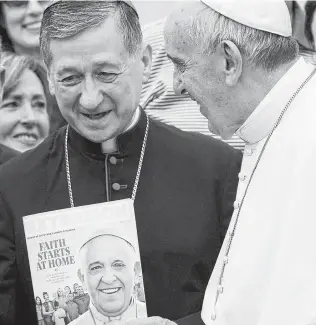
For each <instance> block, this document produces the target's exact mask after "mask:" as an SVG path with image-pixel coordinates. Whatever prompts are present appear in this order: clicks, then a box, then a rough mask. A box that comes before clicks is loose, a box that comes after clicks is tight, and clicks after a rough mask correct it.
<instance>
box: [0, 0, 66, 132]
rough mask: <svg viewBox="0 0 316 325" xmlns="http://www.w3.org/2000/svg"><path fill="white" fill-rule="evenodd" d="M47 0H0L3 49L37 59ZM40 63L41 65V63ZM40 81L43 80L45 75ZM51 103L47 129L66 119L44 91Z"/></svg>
mask: <svg viewBox="0 0 316 325" xmlns="http://www.w3.org/2000/svg"><path fill="white" fill-rule="evenodd" d="M52 2H53V0H50V1H38V0H29V1H0V39H1V40H2V49H3V50H4V51H10V52H15V53H17V54H21V55H29V56H32V57H33V58H35V59H36V60H38V62H39V63H40V64H42V60H41V59H40V50H39V34H40V26H41V22H42V17H43V12H44V10H45V9H46V8H47V6H48V5H49V4H51V3H52ZM43 67H44V65H43ZM43 82H45V83H46V82H47V81H46V79H45V80H44V81H43ZM47 99H48V100H49V101H50V102H51V103H52V110H51V112H50V132H54V131H55V130H57V129H58V128H60V127H61V126H63V125H65V124H66V122H65V120H64V119H63V117H62V116H61V114H60V111H59V108H58V106H57V103H56V101H55V100H54V99H53V98H52V97H51V96H50V95H48V97H47Z"/></svg>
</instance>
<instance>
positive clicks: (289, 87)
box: [236, 58, 314, 144]
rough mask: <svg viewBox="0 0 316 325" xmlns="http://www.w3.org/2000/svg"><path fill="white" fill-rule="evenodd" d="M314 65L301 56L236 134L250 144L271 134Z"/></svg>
mask: <svg viewBox="0 0 316 325" xmlns="http://www.w3.org/2000/svg"><path fill="white" fill-rule="evenodd" d="M313 69H314V66H313V65H311V64H308V63H306V62H305V61H304V59H303V58H300V59H299V60H298V61H297V62H296V63H295V64H294V65H293V66H292V67H291V68H290V69H289V70H288V71H287V72H286V73H285V75H284V76H283V77H282V78H281V79H280V80H279V81H278V82H277V83H276V85H275V86H274V87H273V88H272V89H271V90H270V92H269V93H268V94H267V95H266V96H265V97H264V99H263V100H262V101H261V103H260V104H259V105H258V106H257V108H256V109H255V110H254V111H253V112H252V114H251V115H250V116H249V117H248V119H247V120H246V121H245V123H244V124H243V125H242V126H241V127H240V128H239V129H238V130H237V132H236V135H237V136H238V137H240V138H241V139H242V140H244V141H245V142H246V143H248V144H254V143H257V142H259V141H261V140H262V139H264V138H265V137H267V136H268V135H269V133H270V132H271V131H272V129H273V127H274V125H275V123H276V121H277V120H278V118H279V116H280V114H281V112H282V110H283V109H284V108H285V106H286V104H287V103H288V101H289V99H290V98H291V97H292V95H293V94H294V93H295V92H296V91H297V89H298V88H299V87H300V85H301V84H302V82H303V81H304V80H305V79H306V78H307V77H308V76H309V75H310V74H311V73H312V71H313Z"/></svg>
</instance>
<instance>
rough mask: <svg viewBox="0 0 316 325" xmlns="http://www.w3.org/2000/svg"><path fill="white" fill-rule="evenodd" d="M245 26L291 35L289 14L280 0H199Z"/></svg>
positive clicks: (285, 35) (283, 2) (286, 35)
mask: <svg viewBox="0 0 316 325" xmlns="http://www.w3.org/2000/svg"><path fill="white" fill-rule="evenodd" d="M200 1H201V2H203V3H204V4H205V5H207V6H208V7H210V8H211V9H213V10H214V11H216V12H218V13H220V14H221V15H223V16H225V17H227V18H229V19H232V20H234V21H236V22H238V23H240V24H243V25H245V26H248V27H251V28H254V29H258V30H262V31H265V32H270V33H272V34H277V35H281V36H284V37H290V36H292V24H291V16H290V13H289V10H288V7H287V5H286V4H285V1H282V0H200Z"/></svg>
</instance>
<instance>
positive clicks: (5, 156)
mask: <svg viewBox="0 0 316 325" xmlns="http://www.w3.org/2000/svg"><path fill="white" fill-rule="evenodd" d="M0 57H1V53H0ZM0 61H1V58H0ZM4 78H5V71H4V67H3V66H0V105H1V103H2V95H3V84H4ZM18 154H19V152H18V151H15V150H13V149H10V148H8V147H6V146H4V145H2V144H1V143H0V165H2V164H3V163H5V162H6V161H8V160H10V159H11V158H13V157H15V156H16V155H18Z"/></svg>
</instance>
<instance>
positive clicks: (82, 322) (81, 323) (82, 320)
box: [71, 311, 94, 325]
mask: <svg viewBox="0 0 316 325" xmlns="http://www.w3.org/2000/svg"><path fill="white" fill-rule="evenodd" d="M90 324H94V323H93V319H92V317H91V314H90V312H89V311H86V312H85V313H84V314H82V315H80V316H79V317H78V318H76V319H74V320H73V321H71V325H90Z"/></svg>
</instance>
